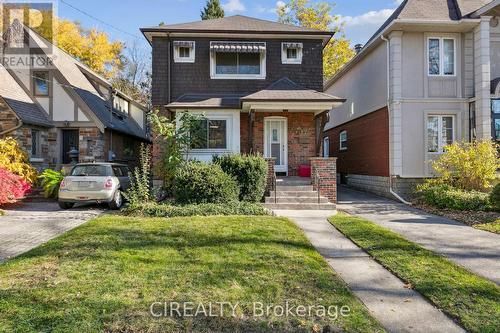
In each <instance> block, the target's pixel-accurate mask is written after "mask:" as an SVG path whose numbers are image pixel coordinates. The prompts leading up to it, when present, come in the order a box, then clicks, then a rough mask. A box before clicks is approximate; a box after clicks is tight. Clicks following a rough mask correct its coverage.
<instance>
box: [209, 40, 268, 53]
mask: <svg viewBox="0 0 500 333" xmlns="http://www.w3.org/2000/svg"><path fill="white" fill-rule="evenodd" d="M210 50H211V51H215V52H236V53H259V52H266V43H251V42H248V43H245V42H211V43H210Z"/></svg>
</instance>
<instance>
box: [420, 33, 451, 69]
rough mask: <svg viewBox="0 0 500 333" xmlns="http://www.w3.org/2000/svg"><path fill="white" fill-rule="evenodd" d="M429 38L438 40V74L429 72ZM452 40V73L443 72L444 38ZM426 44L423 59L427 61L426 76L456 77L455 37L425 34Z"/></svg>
mask: <svg viewBox="0 0 500 333" xmlns="http://www.w3.org/2000/svg"><path fill="white" fill-rule="evenodd" d="M431 39H437V40H438V41H439V74H430V73H429V69H430V66H429V51H430V48H429V41H430V40H431ZM446 39H448V40H453V74H452V75H450V74H444V40H446ZM426 41H427V46H426V54H425V59H426V62H427V65H426V70H427V76H429V77H456V76H457V39H456V37H450V36H427V39H426Z"/></svg>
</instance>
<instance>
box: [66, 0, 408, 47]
mask: <svg viewBox="0 0 500 333" xmlns="http://www.w3.org/2000/svg"><path fill="white" fill-rule="evenodd" d="M285 1H286V0H285ZM312 1H314V0H312ZM401 1H402V0H333V2H335V7H334V10H333V14H335V15H339V16H340V21H341V22H343V24H344V32H345V35H346V37H347V38H348V39H350V40H351V44H352V45H354V44H358V43H360V44H364V43H366V41H367V40H368V39H369V37H370V36H371V35H372V34H373V33H374V32H375V31H376V30H377V28H378V27H379V26H380V25H381V24H382V23H383V22H384V21H385V20H386V19H387V18H388V17H389V16H390V14H391V13H392V12H393V11H394V9H395V8H396V7H397V6H398V4H399V3H401ZM205 2H206V0H85V1H78V0H61V1H58V8H57V11H58V15H59V16H60V17H62V18H66V19H71V20H77V21H80V22H81V23H82V24H83V26H84V27H86V28H93V27H96V28H98V29H99V30H104V31H106V32H107V33H108V34H109V35H110V37H111V38H112V39H116V40H121V41H123V42H124V43H125V45H131V43H134V41H135V42H136V43H139V45H140V46H141V47H144V48H148V47H149V44H148V43H147V42H146V41H145V39H144V37H143V36H142V34H141V32H140V31H139V28H141V27H152V26H157V25H158V24H159V23H160V22H165V23H166V24H173V23H182V22H191V21H198V20H200V11H201V9H202V8H203V7H204V5H205ZM282 3H283V1H282V0H279V1H276V0H221V4H222V5H223V7H224V9H225V12H226V16H229V15H237V14H240V15H246V16H252V17H257V18H261V19H267V20H272V21H276V20H277V15H276V8H277V6H280V5H282ZM68 4H69V5H72V6H74V7H76V8H78V9H79V10H80V11H78V10H77V9H75V8H72V7H70V6H69V5H68ZM81 11H83V12H85V13H87V14H89V15H90V16H93V17H89V16H87V15H86V14H84V13H82V12H81ZM102 22H106V23H107V24H104V23H102ZM109 25H111V26H112V27H110V26H109Z"/></svg>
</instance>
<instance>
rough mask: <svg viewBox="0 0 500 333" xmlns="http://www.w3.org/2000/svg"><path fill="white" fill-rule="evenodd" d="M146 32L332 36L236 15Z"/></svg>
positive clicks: (144, 30) (145, 29)
mask: <svg viewBox="0 0 500 333" xmlns="http://www.w3.org/2000/svg"><path fill="white" fill-rule="evenodd" d="M141 31H142V32H146V31H165V32H238V33H287V34H290V33H299V34H311V33H312V34H315V35H330V36H332V35H333V34H334V33H333V32H331V31H322V30H317V29H311V28H305V27H299V26H295V25H291V24H283V23H278V22H273V21H268V20H262V19H258V18H253V17H248V16H243V15H234V16H226V17H223V18H219V19H212V20H203V21H195V22H188V23H179V24H167V25H162V26H158V27H151V28H143V29H141Z"/></svg>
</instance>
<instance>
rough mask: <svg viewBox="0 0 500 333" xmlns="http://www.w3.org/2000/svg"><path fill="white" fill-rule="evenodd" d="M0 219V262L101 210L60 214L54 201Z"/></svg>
mask: <svg viewBox="0 0 500 333" xmlns="http://www.w3.org/2000/svg"><path fill="white" fill-rule="evenodd" d="M4 211H5V212H6V215H5V216H0V262H2V261H4V260H6V259H9V258H12V257H15V256H17V255H19V254H21V253H23V252H26V251H28V250H30V249H32V248H34V247H36V246H38V245H40V244H43V243H45V242H47V241H48V240H50V239H52V238H54V237H56V236H58V235H60V234H62V233H64V232H66V231H68V230H70V229H73V228H75V227H77V226H79V225H80V224H82V223H85V222H86V221H88V220H90V219H91V218H93V217H96V216H98V215H99V214H101V213H102V212H103V211H104V210H103V209H100V208H98V207H97V206H84V207H81V208H78V207H77V208H74V209H71V210H66V211H63V210H61V209H60V208H59V206H58V205H57V203H55V202H29V203H26V204H24V205H22V206H19V207H15V208H8V209H4Z"/></svg>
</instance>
